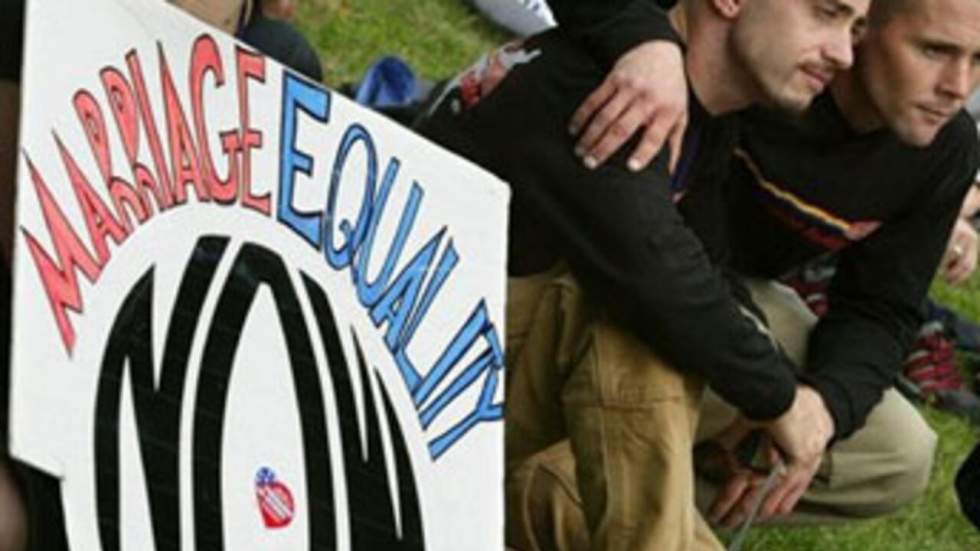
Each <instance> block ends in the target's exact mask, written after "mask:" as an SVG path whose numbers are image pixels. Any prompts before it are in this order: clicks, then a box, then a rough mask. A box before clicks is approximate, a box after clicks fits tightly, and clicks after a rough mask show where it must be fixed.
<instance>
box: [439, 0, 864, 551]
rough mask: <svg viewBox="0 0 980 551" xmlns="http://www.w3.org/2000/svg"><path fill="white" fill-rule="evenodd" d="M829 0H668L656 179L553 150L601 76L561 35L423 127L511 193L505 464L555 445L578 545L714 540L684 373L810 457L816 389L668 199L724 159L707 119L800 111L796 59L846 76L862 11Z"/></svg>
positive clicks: (727, 146)
mask: <svg viewBox="0 0 980 551" xmlns="http://www.w3.org/2000/svg"><path fill="white" fill-rule="evenodd" d="M836 5H837V9H836V10H835V11H834V12H833V13H831V14H822V13H819V12H816V11H814V10H813V9H812V6H811V2H810V0H741V1H732V0H687V1H684V2H682V3H681V4H680V5H679V6H678V7H677V8H675V9H674V10H673V11H672V12H671V13H670V21H671V23H672V24H673V28H674V29H675V30H676V31H677V33H678V34H679V35H680V37H681V38H682V40H683V41H684V42H685V44H686V46H687V52H686V55H685V65H686V69H687V75H688V78H689V80H690V83H691V89H692V94H691V98H690V105H691V108H690V115H689V118H690V124H689V127H688V131H687V136H688V139H687V141H686V142H685V145H684V147H683V151H682V154H681V159H680V161H679V164H678V169H677V172H676V176H675V177H674V178H673V179H671V178H670V177H669V175H668V171H667V166H666V165H667V162H666V160H664V162H658V163H655V164H654V165H651V166H650V167H649V168H647V169H645V170H643V171H633V170H630V169H628V168H627V167H626V166H625V163H624V162H623V160H622V159H620V160H619V161H618V162H616V163H613V164H611V165H609V166H606V167H603V168H601V169H599V170H595V171H593V170H589V169H587V168H585V167H584V166H583V165H582V163H580V162H579V161H578V160H577V159H576V157H575V156H574V155H573V154H572V151H571V148H572V139H571V137H570V136H569V135H568V133H567V131H566V123H567V120H568V118H569V117H570V116H571V115H572V113H573V111H574V109H575V107H576V106H577V105H578V104H579V103H580V102H581V101H582V99H583V98H584V97H585V96H586V94H587V93H588V92H589V91H590V90H591V89H592V88H594V87H595V86H596V85H597V84H598V82H599V81H600V79H601V78H602V76H603V73H604V70H603V69H602V68H601V66H600V65H599V64H597V63H596V62H595V61H594V60H593V59H592V58H591V57H590V55H589V54H588V52H587V51H585V50H583V49H582V48H581V47H580V46H579V45H578V44H577V43H576V42H574V41H573V40H571V39H569V37H567V36H565V35H564V34H563V33H562V32H561V31H560V30H558V31H553V32H550V33H546V34H543V35H538V36H536V37H532V38H530V39H528V40H527V41H526V42H523V43H521V44H516V45H509V46H507V47H505V48H504V49H503V50H502V51H501V52H498V53H496V54H494V55H492V56H491V57H490V58H489V60H488V61H487V62H485V63H483V64H478V65H477V66H476V67H475V68H474V69H471V70H470V71H468V72H466V73H464V74H463V75H462V76H461V77H460V78H459V79H458V80H457V81H456V82H455V83H453V85H451V86H450V87H449V89H448V90H446V91H445V92H444V93H443V94H441V96H440V99H441V101H439V102H438V104H437V105H435V106H434V107H433V108H432V111H431V112H430V113H431V114H430V116H429V117H428V118H427V119H426V120H425V121H423V122H422V125H421V131H422V133H423V134H425V135H427V136H429V137H431V138H433V139H435V140H436V141H438V142H440V143H442V144H444V145H446V146H447V147H449V148H451V149H453V150H454V151H456V152H458V153H460V154H462V155H464V156H466V157H468V158H470V159H472V160H474V161H476V162H477V163H479V164H481V165H482V166H484V167H486V168H488V169H490V170H491V171H493V172H495V173H496V174H497V175H498V176H500V177H501V178H503V179H504V180H506V181H507V182H509V183H510V184H511V189H512V192H513V197H512V203H511V220H510V224H509V229H510V259H509V266H508V269H509V273H510V275H511V276H512V277H511V280H510V281H509V285H508V293H509V296H508V343H507V346H508V383H507V384H508V387H507V404H508V405H507V408H506V431H505V432H506V441H507V470H508V474H509V475H510V474H512V473H513V472H514V470H516V469H518V468H519V467H520V466H521V465H522V464H523V463H524V461H525V460H526V459H527V458H528V457H529V456H532V455H534V454H536V453H539V452H541V451H542V450H545V449H547V448H548V447H549V446H551V445H553V444H555V443H558V442H560V441H562V440H564V439H565V438H570V440H571V442H572V449H573V450H574V453H575V455H576V457H577V458H578V459H579V462H578V467H579V468H578V475H579V477H578V489H579V490H580V491H581V495H582V496H583V500H582V502H583V505H584V508H585V512H586V518H587V519H588V527H589V532H590V534H591V542H592V543H591V545H592V547H593V548H594V549H597V550H598V549H603V550H613V549H658V550H660V549H691V548H705V549H718V548H720V544H719V543H718V541H717V540H716V539H715V537H714V535H713V534H712V533H711V531H710V530H709V529H708V528H707V526H706V524H705V523H704V521H703V520H702V519H701V518H700V516H699V515H698V514H697V513H696V511H695V510H694V504H693V469H692V465H691V455H690V452H691V445H692V442H693V436H694V435H693V431H694V428H695V426H696V420H697V403H698V401H699V398H700V392H701V387H702V380H706V381H707V382H708V383H709V384H710V385H711V386H712V387H713V388H715V389H716V390H717V391H718V392H719V393H720V394H721V395H722V396H724V397H725V398H726V399H727V400H729V401H730V402H732V403H735V404H737V405H738V407H739V409H740V411H741V412H742V413H743V414H745V415H746V416H747V417H748V418H751V419H753V420H756V421H758V422H759V423H761V426H762V430H763V431H765V432H767V433H768V434H770V435H772V437H773V438H774V439H775V440H776V441H777V442H779V445H780V447H781V448H782V449H783V450H785V451H786V452H787V453H788V454H789V455H790V456H791V457H793V458H799V459H800V461H799V462H798V463H794V464H792V465H791V468H797V467H798V466H799V465H804V464H808V463H809V462H812V461H813V458H816V459H817V460H818V459H819V453H820V451H822V450H820V449H813V446H812V443H811V440H812V439H810V438H808V437H807V435H803V434H800V433H798V432H796V431H794V430H793V429H794V427H797V426H799V423H800V419H802V418H809V417H810V416H811V415H813V414H815V413H818V412H819V409H818V404H817V403H815V402H814V400H813V399H814V398H815V395H814V394H812V393H807V392H798V391H797V381H796V378H795V377H794V375H793V371H792V367H791V364H790V362H789V361H788V360H787V359H786V358H785V357H784V356H783V355H782V353H781V352H780V351H779V350H778V348H777V347H775V346H774V345H773V342H772V340H771V338H770V336H769V335H768V333H767V332H766V331H764V330H763V329H762V328H761V327H760V325H759V323H758V322H757V319H756V317H755V316H753V315H752V314H751V313H749V312H748V311H746V310H745V309H744V308H742V307H741V305H740V302H739V301H737V300H736V299H735V295H734V293H733V291H732V290H731V289H730V288H729V285H728V284H727V283H726V281H725V280H724V279H723V278H722V277H721V275H720V274H719V273H718V272H717V270H716V269H715V268H713V267H712V265H711V264H710V262H709V259H708V257H707V255H706V254H705V251H704V249H703V247H702V245H701V243H700V241H699V239H698V238H697V236H696V235H694V234H693V233H692V232H691V231H690V230H689V229H688V228H687V227H686V226H685V225H684V223H683V221H682V220H681V218H680V215H679V213H678V211H677V209H676V207H675V205H674V197H675V195H677V194H678V193H680V192H681V191H682V190H683V189H684V188H685V186H686V184H687V183H688V182H691V181H697V180H700V179H712V178H714V177H716V176H717V175H718V174H719V171H723V170H724V168H725V167H726V166H727V163H728V161H729V157H730V154H731V146H732V144H733V137H734V135H733V128H732V127H731V125H730V122H731V121H730V119H729V118H727V117H724V116H723V114H724V113H727V112H732V111H735V110H737V109H741V108H744V107H747V106H748V105H750V104H752V103H754V102H764V103H767V104H769V105H776V106H780V107H790V108H792V109H795V110H801V109H803V108H805V107H806V106H807V105H808V104H809V102H810V100H811V99H812V98H813V96H814V95H816V94H817V93H819V92H820V91H821V90H822V88H823V84H824V83H823V82H821V81H819V80H817V79H814V78H812V76H811V74H810V69H811V68H813V67H819V69H820V71H821V74H823V75H826V76H827V78H828V79H829V77H830V75H831V74H832V73H833V72H834V71H837V70H840V69H843V68H846V67H848V66H849V65H850V63H851V47H852V42H851V37H852V30H853V27H854V25H855V24H857V23H858V22H859V21H862V20H863V17H864V14H865V12H866V10H867V6H868V1H866V0H847V1H840V2H837V4H836ZM827 15H829V17H828V16H827ZM651 28H662V25H660V26H657V27H651ZM774 28H778V29H780V32H779V33H777V34H773V33H772V32H771V30H772V29H774ZM763 35H768V36H770V38H771V40H762V39H761V37H762V36H763ZM672 187H673V189H671V188H672ZM556 311H558V312H560V313H561V315H560V316H558V318H560V319H556V316H555V315H554V312H556ZM661 358H662V359H661ZM804 458H805V459H804ZM509 480H510V478H509ZM510 497H511V496H510V495H509V496H508V498H510ZM509 509H510V508H509ZM654 511H656V512H657V513H658V514H655V515H654V514H651V512H654ZM511 543H514V544H517V545H518V547H520V542H516V541H513V540H512V541H511Z"/></svg>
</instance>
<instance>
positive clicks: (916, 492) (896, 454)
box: [853, 417, 937, 516]
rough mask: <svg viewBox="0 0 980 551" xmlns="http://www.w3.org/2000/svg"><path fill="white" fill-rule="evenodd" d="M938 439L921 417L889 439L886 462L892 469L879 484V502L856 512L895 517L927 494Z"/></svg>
mask: <svg viewBox="0 0 980 551" xmlns="http://www.w3.org/2000/svg"><path fill="white" fill-rule="evenodd" d="M936 442H937V436H936V433H935V431H933V430H932V428H930V427H929V425H928V424H927V423H926V422H925V420H924V419H922V418H921V417H920V418H918V419H917V422H916V423H914V424H913V425H912V426H909V427H907V429H905V430H903V431H902V432H901V433H895V434H893V435H891V436H890V437H889V438H888V439H887V443H888V445H889V447H890V450H888V451H887V454H886V456H885V458H884V462H885V463H887V465H888V466H889V468H888V469H887V470H885V471H884V472H883V473H881V474H882V476H881V477H880V478H879V479H878V481H877V482H876V484H877V485H878V487H879V488H880V489H881V495H879V499H877V500H873V501H870V502H869V503H866V504H865V505H864V506H863V507H860V508H859V509H858V510H856V511H853V513H854V514H856V515H858V516H880V515H885V514H888V513H893V512H895V511H897V510H898V509H900V508H902V507H904V506H905V505H908V504H909V503H911V502H912V501H914V500H915V499H917V498H918V497H919V496H921V495H922V494H924V493H925V491H926V488H927V487H928V486H929V478H930V475H931V473H932V465H933V459H934V457H935V452H936Z"/></svg>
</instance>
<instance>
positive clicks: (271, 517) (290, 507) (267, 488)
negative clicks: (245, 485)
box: [255, 467, 295, 530]
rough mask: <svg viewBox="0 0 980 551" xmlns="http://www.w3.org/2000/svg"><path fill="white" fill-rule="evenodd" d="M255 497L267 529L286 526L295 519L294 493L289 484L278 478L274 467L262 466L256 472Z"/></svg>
mask: <svg viewBox="0 0 980 551" xmlns="http://www.w3.org/2000/svg"><path fill="white" fill-rule="evenodd" d="M255 498H256V499H257V500H258V502H259V511H260V512H261V513H262V521H263V522H264V523H265V527H266V528H267V529H269V530H275V529H279V528H285V527H286V526H289V523H290V522H292V521H293V514H294V512H295V505H294V503H293V493H292V492H291V491H289V487H288V486H286V485H285V484H284V483H283V482H281V481H279V480H277V479H276V473H275V471H273V470H272V469H270V468H268V467H262V468H261V469H259V472H258V473H256V474H255Z"/></svg>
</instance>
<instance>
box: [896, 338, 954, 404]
mask: <svg viewBox="0 0 980 551" xmlns="http://www.w3.org/2000/svg"><path fill="white" fill-rule="evenodd" d="M902 371H903V372H904V374H905V376H906V377H907V378H908V379H909V380H911V381H912V383H914V384H915V385H916V386H917V387H918V388H919V390H920V391H921V393H922V395H923V396H925V397H929V396H930V395H932V394H934V393H936V392H938V391H941V390H962V389H963V388H964V387H963V376H962V375H961V374H960V372H959V370H958V369H957V368H956V359H955V354H954V352H953V343H951V342H950V341H949V339H947V338H946V335H945V334H944V333H943V326H942V324H941V323H939V322H935V321H933V322H929V323H927V324H925V325H923V326H922V329H921V330H919V337H918V339H916V341H915V344H914V345H913V348H912V352H911V353H910V354H909V356H908V358H906V359H905V363H904V365H903V366H902Z"/></svg>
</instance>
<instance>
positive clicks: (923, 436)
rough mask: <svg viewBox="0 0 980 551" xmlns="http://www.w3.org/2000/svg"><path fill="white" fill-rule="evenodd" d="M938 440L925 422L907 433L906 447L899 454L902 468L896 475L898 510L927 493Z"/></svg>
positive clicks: (895, 503)
mask: <svg viewBox="0 0 980 551" xmlns="http://www.w3.org/2000/svg"><path fill="white" fill-rule="evenodd" d="M937 440H938V437H937V436H936V433H935V431H933V430H932V428H930V427H929V425H927V424H926V422H925V421H924V420H923V421H922V422H921V424H920V426H919V427H917V428H916V430H915V431H909V432H908V433H906V440H905V445H904V446H903V447H902V449H901V450H900V452H899V458H900V459H899V464H900V465H901V466H902V468H901V470H900V472H898V473H896V475H895V477H896V479H897V480H896V482H895V484H894V486H895V491H894V496H893V501H894V505H895V508H896V509H897V508H898V507H901V506H903V505H906V504H908V503H910V502H912V501H913V500H915V499H916V498H918V497H919V496H921V495H922V494H924V493H925V491H926V487H928V486H929V477H930V475H931V474H932V464H933V460H934V458H935V456H936V442H937Z"/></svg>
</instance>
